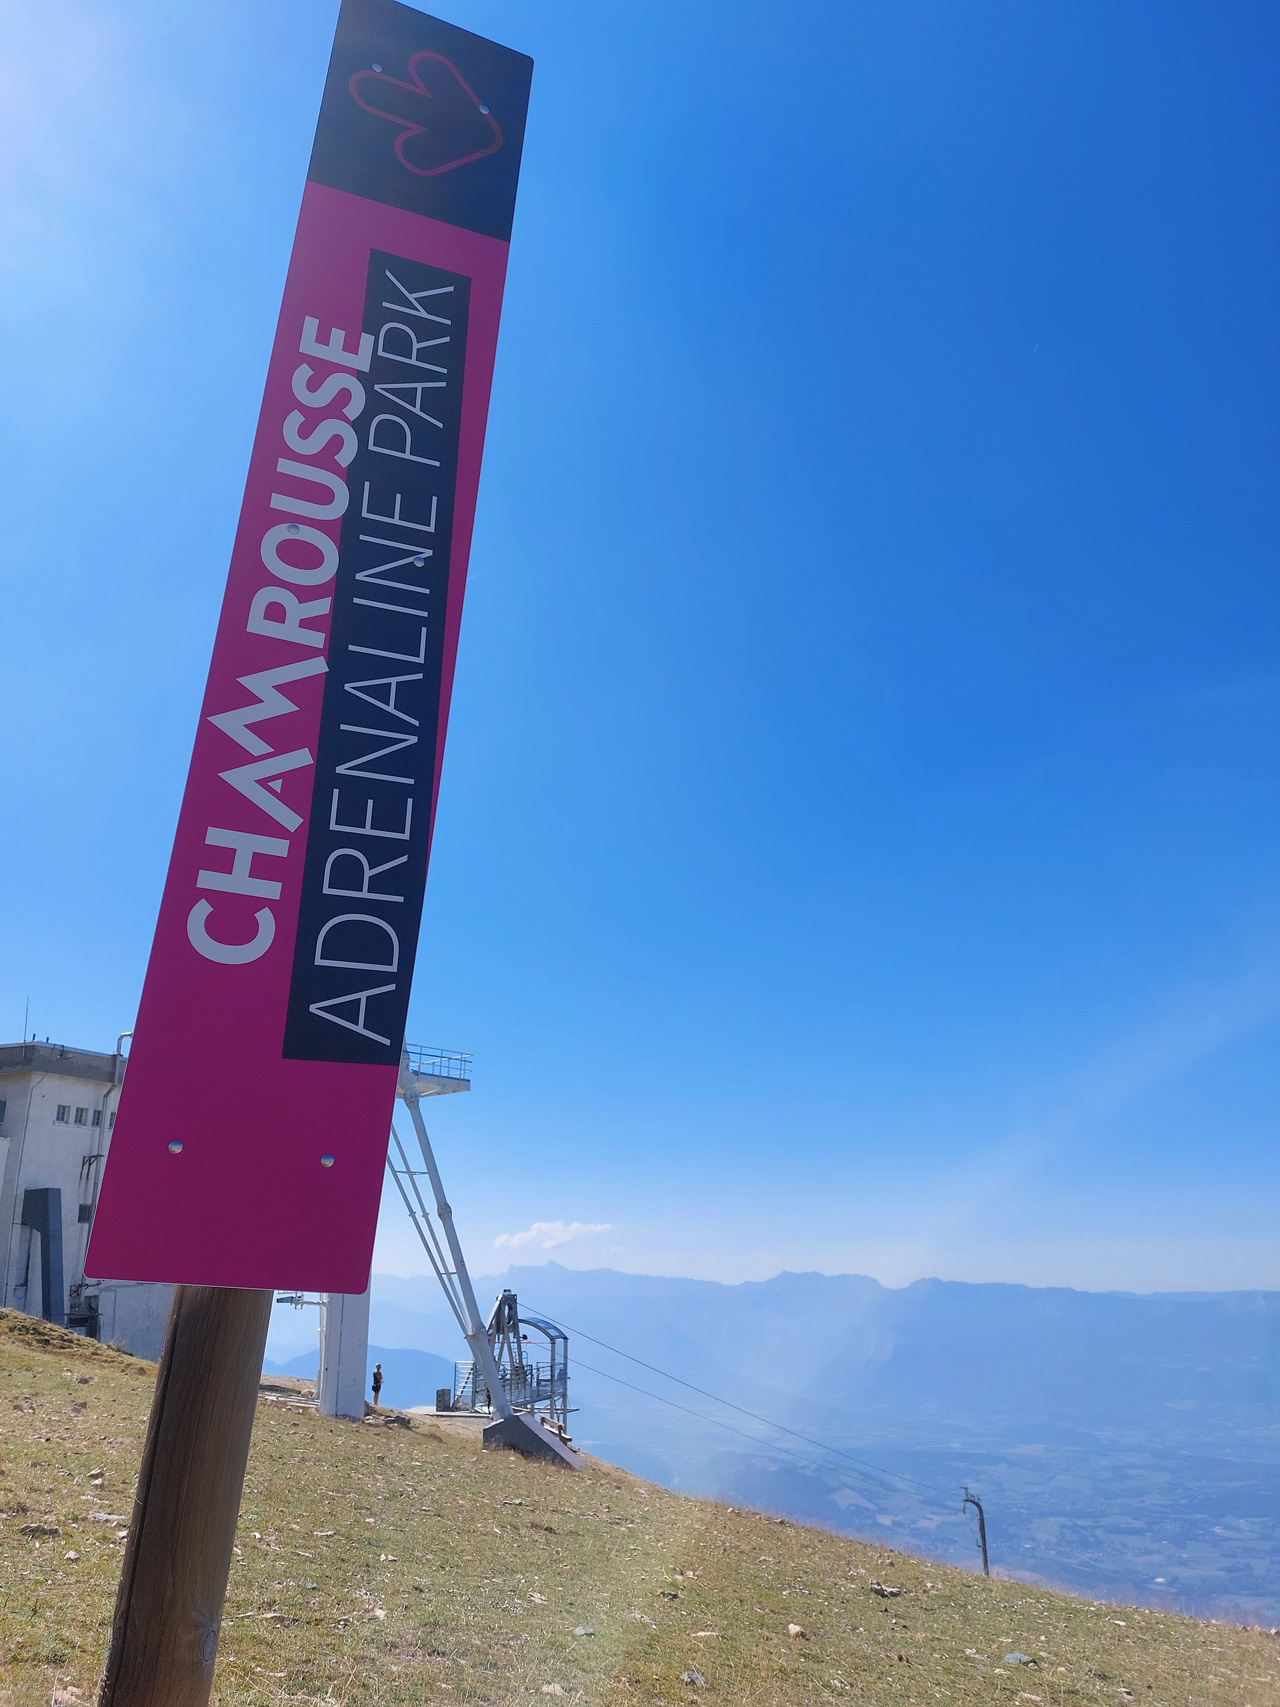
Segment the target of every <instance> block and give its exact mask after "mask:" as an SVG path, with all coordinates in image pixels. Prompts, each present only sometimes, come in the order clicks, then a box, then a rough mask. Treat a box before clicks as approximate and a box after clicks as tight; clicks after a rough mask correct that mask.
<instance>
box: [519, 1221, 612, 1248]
mask: <svg viewBox="0 0 1280 1707" xmlns="http://www.w3.org/2000/svg"><path fill="white" fill-rule="evenodd" d="M612 1231H613V1226H612V1223H611V1222H609V1221H535V1222H534V1223H533V1226H532V1227H526V1228H525V1230H524V1232H523V1233H499V1234H498V1236H497V1238H496V1239H495V1240H494V1241H493V1242H494V1244H495V1246H496V1247H497V1248H498V1250H500V1251H501V1250H507V1251H518V1250H520V1249H522V1248H523V1247H524V1246H525V1245H537V1246H538V1248H539V1249H540V1250H544V1251H554V1250H558V1249H559V1248H560V1246H561V1245H568V1244H572V1242H573V1241H574V1239H585V1238H588V1237H589V1236H590V1235H591V1234H592V1233H611V1232H612Z"/></svg>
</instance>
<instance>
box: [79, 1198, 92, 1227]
mask: <svg viewBox="0 0 1280 1707" xmlns="http://www.w3.org/2000/svg"><path fill="white" fill-rule="evenodd" d="M77 1219H78V1220H79V1222H80V1225H81V1226H82V1227H83V1226H86V1225H87V1224H88V1223H89V1222H90V1221H92V1219H93V1205H92V1203H82V1204H81V1205H80V1214H79V1216H78V1217H77Z"/></svg>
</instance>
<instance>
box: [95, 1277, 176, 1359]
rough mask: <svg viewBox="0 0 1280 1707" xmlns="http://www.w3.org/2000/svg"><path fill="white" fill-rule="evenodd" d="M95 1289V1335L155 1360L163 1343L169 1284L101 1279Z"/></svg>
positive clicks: (170, 1298) (124, 1349) (168, 1300)
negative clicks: (96, 1326) (154, 1284)
mask: <svg viewBox="0 0 1280 1707" xmlns="http://www.w3.org/2000/svg"><path fill="white" fill-rule="evenodd" d="M97 1292H98V1320H99V1324H100V1325H99V1329H98V1338H99V1339H100V1340H101V1341H102V1343H103V1344H104V1345H115V1346H119V1348H120V1350H121V1351H128V1352H132V1354H133V1355H134V1357H149V1358H150V1359H151V1360H152V1362H153V1363H154V1362H155V1361H156V1360H157V1359H158V1358H159V1356H160V1349H161V1347H162V1346H163V1345H164V1328H165V1323H166V1321H167V1320H168V1318H169V1304H170V1301H171V1300H172V1298H173V1288H172V1286H152V1285H150V1284H148V1283H147V1282H145V1281H138V1280H116V1281H109V1280H104V1281H103V1282H102V1283H101V1284H100V1286H99V1287H98V1289H97Z"/></svg>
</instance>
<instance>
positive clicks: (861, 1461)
mask: <svg viewBox="0 0 1280 1707" xmlns="http://www.w3.org/2000/svg"><path fill="white" fill-rule="evenodd" d="M533 1308H534V1309H535V1310H536V1309H538V1306H537V1305H536V1304H535V1305H534V1306H533ZM540 1314H542V1315H544V1316H549V1319H550V1320H551V1321H553V1322H556V1321H558V1318H557V1317H555V1316H550V1315H549V1312H548V1311H546V1310H542V1311H540ZM558 1325H559V1326H560V1327H562V1328H564V1329H566V1330H567V1331H568V1332H569V1333H571V1334H576V1335H578V1337H579V1338H580V1339H584V1340H590V1341H591V1343H592V1345H598V1346H600V1347H601V1348H602V1349H603V1350H604V1351H611V1352H613V1354H614V1356H615V1357H625V1358H626V1359H627V1361H628V1362H630V1363H638V1364H639V1365H640V1367H641V1369H648V1370H649V1371H650V1372H651V1373H652V1374H654V1375H661V1376H662V1378H663V1380H664V1381H675V1382H676V1383H677V1384H678V1385H679V1386H681V1387H687V1388H688V1389H689V1391H690V1392H691V1393H699V1394H701V1396H702V1397H703V1398H704V1399H711V1400H712V1401H713V1402H714V1403H715V1404H717V1405H726V1406H728V1408H729V1409H730V1410H731V1411H737V1412H739V1413H740V1414H741V1415H742V1416H744V1417H750V1418H751V1420H752V1422H758V1423H763V1424H764V1426H765V1427H766V1428H776V1429H777V1430H778V1432H779V1433H780V1434H791V1435H794V1436H795V1438H796V1439H797V1440H803V1441H804V1442H805V1444H806V1445H807V1446H816V1447H817V1448H818V1449H819V1451H822V1452H833V1453H835V1455H836V1456H837V1457H838V1458H847V1459H848V1460H849V1462H850V1463H851V1464H857V1465H858V1466H859V1467H860V1468H861V1469H863V1470H874V1471H875V1473H876V1474H877V1475H878V1476H893V1477H895V1478H896V1479H897V1480H898V1481H900V1482H910V1483H911V1484H912V1485H913V1486H914V1487H917V1488H926V1489H927V1490H928V1491H929V1493H931V1494H941V1495H942V1497H943V1498H944V1499H951V1498H952V1495H951V1494H950V1493H948V1491H947V1490H946V1489H945V1488H939V1487H936V1486H935V1485H934V1484H933V1483H932V1482H922V1481H920V1480H919V1478H918V1477H916V1476H908V1475H907V1474H906V1473H905V1472H904V1471H902V1470H886V1469H885V1468H884V1466H883V1465H881V1464H871V1463H868V1461H867V1460H866V1459H865V1458H855V1457H854V1455H853V1453H852V1452H845V1451H843V1450H842V1449H841V1448H840V1447H839V1446H828V1445H827V1443H826V1441H825V1440H815V1439H814V1438H813V1436H812V1435H810V1434H801V1432H800V1430H799V1429H796V1428H788V1427H787V1425H786V1424H785V1423H778V1422H774V1421H773V1420H772V1418H770V1417H762V1416H761V1415H760V1414H759V1412H758V1411H749V1410H747V1408H746V1407H745V1405H735V1404H734V1402H733V1400H732V1399H722V1398H721V1397H720V1395H719V1394H718V1393H709V1392H708V1391H707V1389H706V1388H705V1387H696V1386H695V1385H694V1384H693V1382H692V1381H686V1380H684V1379H683V1378H682V1377H681V1376H679V1375H672V1374H671V1373H670V1372H669V1371H668V1370H665V1369H659V1368H658V1366H657V1364H656V1363H646V1362H645V1360H644V1359H643V1358H642V1357H633V1356H632V1355H631V1353H630V1352H629V1351H621V1350H619V1348H618V1347H617V1346H616V1345H609V1344H608V1343H607V1342H606V1341H605V1340H598V1339H597V1338H596V1337H595V1335H594V1334H588V1333H584V1332H583V1330H582V1329H581V1328H575V1327H571V1326H570V1324H569V1323H568V1322H559V1324H558ZM582 1367H583V1368H584V1369H586V1368H587V1367H588V1365H587V1364H585V1363H584V1364H583V1365H582ZM592 1373H593V1374H595V1375H603V1374H604V1371H603V1370H602V1369H596V1370H593V1371H592ZM609 1379H611V1380H616V1379H617V1377H616V1376H611V1377H609ZM622 1385H623V1386H624V1387H626V1386H629V1385H630V1383H629V1382H626V1381H624V1382H623V1383H622ZM636 1391H637V1392H641V1391H643V1389H642V1388H639V1387H637V1388H636ZM648 1396H649V1398H651V1399H656V1398H658V1396H659V1395H658V1394H656V1393H650V1394H649V1395H648ZM665 1402H666V1403H668V1404H669V1403H671V1401H670V1400H667V1401H665ZM676 1409H677V1410H683V1409H684V1406H683V1405H677V1406H676ZM700 1414H701V1413H700V1412H697V1411H693V1412H690V1415H692V1416H698V1415H700ZM703 1420H704V1421H706V1422H714V1421H716V1420H717V1419H716V1418H714V1417H706V1418H704V1419H703ZM723 1426H724V1427H726V1428H727V1427H728V1424H727V1423H726V1424H724V1425H723ZM742 1432H743V1431H742V1430H741V1429H737V1430H735V1433H738V1434H741V1433H742ZM747 1439H748V1440H754V1439H755V1436H754V1435H748V1436H747ZM756 1444H757V1445H765V1444H766V1442H764V1441H757V1442H756Z"/></svg>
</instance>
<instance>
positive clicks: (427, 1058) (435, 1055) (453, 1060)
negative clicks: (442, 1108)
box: [405, 1044, 471, 1084]
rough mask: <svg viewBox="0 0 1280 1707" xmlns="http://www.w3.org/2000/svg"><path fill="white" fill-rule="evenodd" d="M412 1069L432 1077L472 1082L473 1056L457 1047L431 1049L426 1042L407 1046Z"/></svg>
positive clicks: (406, 1050) (406, 1049) (406, 1052)
mask: <svg viewBox="0 0 1280 1707" xmlns="http://www.w3.org/2000/svg"><path fill="white" fill-rule="evenodd" d="M405 1054H406V1055H407V1056H408V1058H409V1067H410V1070H411V1071H412V1072H414V1073H421V1074H423V1075H424V1077H427V1078H432V1079H465V1080H466V1082H467V1083H468V1084H470V1083H471V1057H470V1055H464V1054H463V1053H462V1052H461V1051H460V1050H457V1049H429V1048H428V1047H427V1046H426V1044H419V1045H418V1046H417V1047H415V1048H410V1047H409V1046H408V1045H406V1046H405Z"/></svg>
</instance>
